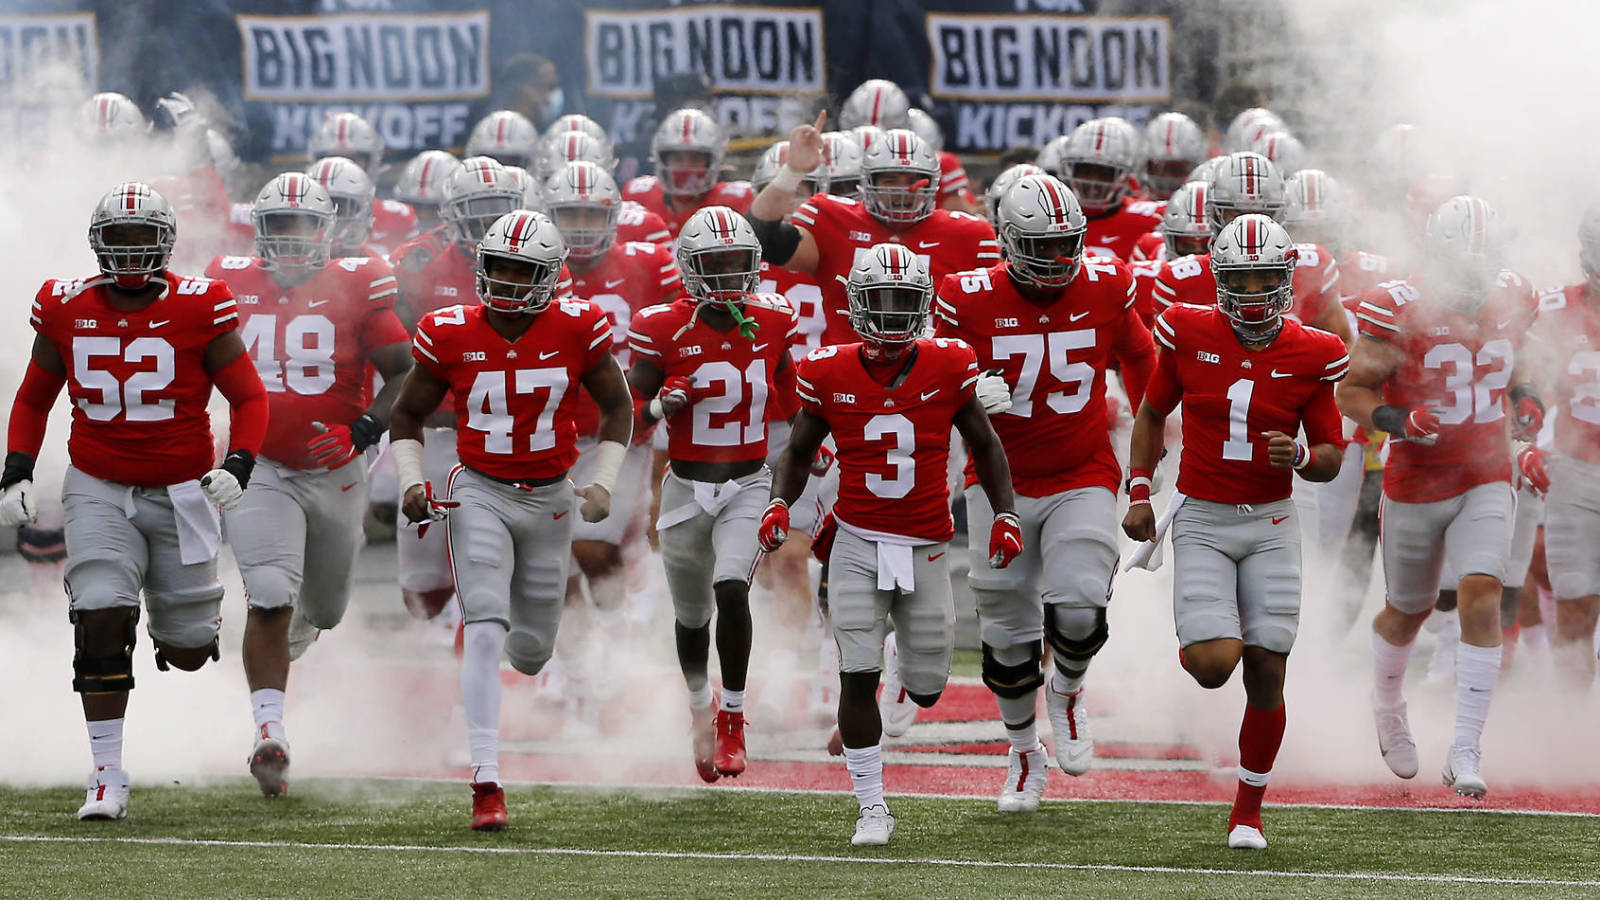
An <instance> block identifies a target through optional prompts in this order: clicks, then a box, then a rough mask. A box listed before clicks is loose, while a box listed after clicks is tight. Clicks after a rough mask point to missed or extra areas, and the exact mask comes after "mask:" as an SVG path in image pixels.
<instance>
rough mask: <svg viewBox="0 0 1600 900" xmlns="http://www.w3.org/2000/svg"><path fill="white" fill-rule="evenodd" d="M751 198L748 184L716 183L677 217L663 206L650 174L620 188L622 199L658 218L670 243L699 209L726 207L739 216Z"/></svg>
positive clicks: (662, 195)
mask: <svg viewBox="0 0 1600 900" xmlns="http://www.w3.org/2000/svg"><path fill="white" fill-rule="evenodd" d="M755 198H756V193H755V190H754V189H752V188H751V187H750V182H748V181H719V182H717V183H716V184H715V185H713V186H712V188H711V190H710V191H709V192H708V193H707V194H706V195H705V196H704V197H701V198H700V199H699V200H698V201H697V202H696V203H695V205H694V207H693V208H691V209H689V210H687V211H685V212H684V213H683V215H681V216H680V215H678V214H677V213H675V212H673V211H672V207H670V206H668V205H667V195H666V192H665V191H663V190H661V182H660V181H658V180H657V179H656V176H654V175H640V176H639V177H638V178H635V179H633V180H632V181H629V182H628V183H627V184H626V185H624V186H623V188H622V199H623V200H624V201H628V200H632V201H633V202H635V203H637V204H639V205H640V206H642V207H644V208H645V209H646V210H647V211H649V212H652V213H655V214H656V215H657V216H659V217H660V218H661V221H663V222H665V223H666V225H667V231H668V232H669V234H670V236H671V237H672V239H674V240H676V239H677V237H678V231H679V230H681V229H682V228H683V223H685V222H687V221H689V217H690V216H692V215H694V214H695V213H696V212H698V211H700V210H701V209H704V208H705V207H707V206H728V207H732V208H733V210H734V211H735V212H737V213H741V214H742V213H744V212H745V211H746V210H748V209H749V208H750V201H752V200H754V199H755Z"/></svg>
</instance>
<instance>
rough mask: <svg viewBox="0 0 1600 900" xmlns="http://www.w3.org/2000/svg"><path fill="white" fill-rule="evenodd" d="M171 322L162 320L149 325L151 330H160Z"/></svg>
mask: <svg viewBox="0 0 1600 900" xmlns="http://www.w3.org/2000/svg"><path fill="white" fill-rule="evenodd" d="M171 321H172V320H171V319H162V320H161V321H159V322H151V323H150V327H151V328H160V327H161V326H163V325H166V324H167V323H169V322H171Z"/></svg>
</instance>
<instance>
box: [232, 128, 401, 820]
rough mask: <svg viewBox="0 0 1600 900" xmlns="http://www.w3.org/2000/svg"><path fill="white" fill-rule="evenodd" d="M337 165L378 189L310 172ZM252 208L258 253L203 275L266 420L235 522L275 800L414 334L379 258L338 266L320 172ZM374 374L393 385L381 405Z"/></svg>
mask: <svg viewBox="0 0 1600 900" xmlns="http://www.w3.org/2000/svg"><path fill="white" fill-rule="evenodd" d="M336 160H337V162H339V163H342V164H343V165H342V166H340V167H339V168H342V169H343V170H344V171H343V172H341V173H338V174H341V175H344V176H351V175H354V176H359V180H360V181H361V182H363V183H365V184H366V185H367V186H368V188H369V190H370V187H371V182H368V181H366V175H365V174H363V173H362V172H361V170H360V169H359V168H358V167H356V165H355V164H354V163H351V162H350V161H348V160H343V159H339V158H338V157H329V158H328V159H326V160H323V161H322V162H320V163H318V164H317V165H316V166H315V167H313V168H321V169H323V172H322V174H328V172H327V170H328V169H331V168H333V165H332V164H334V163H335V161H336ZM352 180H354V179H352ZM368 199H369V201H370V197H369V198H368ZM251 208H252V210H253V214H254V216H255V220H256V248H257V250H256V252H257V255H256V256H255V257H254V258H252V257H241V256H223V257H218V258H217V259H216V260H214V261H212V263H211V266H210V267H209V268H208V269H207V270H206V277H208V278H212V279H216V280H219V281H220V280H226V281H227V283H228V285H229V287H230V288H231V289H232V290H233V291H234V292H235V297H236V298H237V300H238V301H239V303H240V320H239V321H240V327H239V331H240V335H241V337H242V338H243V339H244V343H245V347H246V349H247V350H248V351H249V353H250V355H251V358H252V359H254V360H255V366H256V371H257V372H258V373H259V374H260V375H261V381H262V384H263V385H265V387H266V390H267V401H268V409H269V411H270V416H269V418H268V424H267V436H266V440H265V441H264V442H263V444H262V447H261V454H260V458H259V459H258V460H257V465H256V469H255V489H254V490H252V491H250V493H249V494H247V495H246V496H245V498H244V500H243V501H242V502H241V503H240V504H239V505H238V507H237V508H235V509H233V510H231V511H230V512H228V514H227V516H226V519H227V526H228V543H229V544H230V545H231V546H232V547H233V555H234V559H235V560H237V561H238V563H239V571H240V574H241V575H242V576H243V577H244V589H245V596H246V598H247V599H248V600H249V611H248V614H247V615H246V618H245V627H244V671H245V680H246V681H247V682H249V685H250V706H251V710H252V712H253V713H254V716H255V732H256V738H255V748H254V749H253V750H252V751H251V754H250V773H251V774H252V775H254V776H255V778H256V781H257V782H258V783H259V784H260V785H261V792H262V794H264V795H265V796H268V797H275V796H277V795H279V794H281V793H283V792H284V791H285V790H286V789H287V788H288V782H287V780H286V777H285V773H286V772H287V770H288V768H289V741H288V737H287V736H286V735H285V733H284V728H283V709H284V691H285V689H287V687H288V682H289V663H290V660H293V659H298V658H299V657H300V655H301V654H303V653H304V652H305V651H306V648H307V647H308V646H309V645H310V643H311V642H312V641H313V640H315V639H316V637H317V633H318V632H319V631H322V630H326V629H329V628H333V627H334V626H336V625H338V624H339V621H340V620H341V619H343V618H344V613H345V609H346V607H348V606H349V604H350V590H351V585H352V582H353V580H354V577H355V563H356V554H357V553H358V552H359V551H360V550H361V545H362V543H363V537H364V535H363V531H362V517H363V516H364V515H365V513H366V507H367V472H366V462H365V460H363V459H362V454H363V453H364V452H365V451H366V449H367V448H368V447H372V446H374V445H375V444H377V443H378V441H379V440H380V439H381V438H382V437H383V432H384V428H385V425H384V420H385V419H387V418H388V415H389V407H390V405H391V404H392V403H393V402H394V398H395V396H396V395H397V394H398V393H399V390H400V377H401V376H402V375H404V374H405V372H406V370H407V369H409V368H411V362H410V348H409V346H408V344H409V342H410V335H408V334H407V333H406V329H405V326H404V325H402V324H400V319H399V318H397V317H396V316H395V314H394V298H395V294H396V288H395V278H394V272H393V271H392V270H391V269H390V268H389V266H388V265H387V264H386V263H385V262H384V261H383V260H382V259H381V258H369V257H346V258H344V259H339V260H334V259H333V258H332V253H333V252H334V241H335V237H334V235H335V234H336V233H337V231H338V230H339V227H340V225H341V222H340V215H339V210H338V206H337V204H336V203H335V202H334V200H333V199H332V198H331V197H330V196H329V195H328V193H327V192H326V191H325V190H323V188H322V186H321V185H320V184H318V182H317V180H316V176H315V175H301V174H299V173H294V172H289V173H284V174H282V175H279V176H277V177H276V178H274V179H272V181H270V182H268V183H267V184H266V186H265V187H263V188H262V189H261V191H260V193H258V194H257V195H256V200H255V203H254V205H253V206H252V207H251ZM367 209H368V210H369V214H370V210H371V207H370V206H368V207H367ZM274 300H275V302H274ZM369 365H370V366H371V367H372V368H373V369H375V370H377V372H378V374H379V375H381V376H383V379H384V386H383V390H381V391H379V392H378V395H377V396H376V397H373V396H372V392H371V388H370V380H369V379H368V378H367V371H366V370H367V367H368V366H369ZM291 619H292V620H293V623H292V625H291Z"/></svg>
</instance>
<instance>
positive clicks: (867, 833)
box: [850, 803, 894, 847]
mask: <svg viewBox="0 0 1600 900" xmlns="http://www.w3.org/2000/svg"><path fill="white" fill-rule="evenodd" d="M893 836H894V816H891V815H889V807H887V806H885V805H883V804H882V803H875V804H873V805H871V806H869V807H867V808H866V809H863V810H862V811H861V815H859V816H857V817H856V833H855V835H854V836H853V837H851V838H850V844H851V846H854V847H884V846H887V845H888V843H889V838H890V837H893Z"/></svg>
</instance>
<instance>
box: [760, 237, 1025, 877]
mask: <svg viewBox="0 0 1600 900" xmlns="http://www.w3.org/2000/svg"><path fill="white" fill-rule="evenodd" d="M932 299H933V279H932V278H931V277H930V276H929V274H928V264H927V263H926V262H925V261H923V260H922V259H921V257H919V256H918V255H917V254H916V253H915V252H913V251H912V250H911V249H910V248H909V247H906V246H905V245H903V244H892V243H880V244H875V245H873V246H872V247H869V248H867V250H866V252H865V253H863V254H862V255H861V258H860V260H859V261H857V262H856V264H855V265H854V266H853V267H852V268H851V271H850V279H849V303H850V318H851V321H853V322H854V323H855V327H856V329H857V331H858V332H859V334H860V335H861V341H860V342H857V343H852V344H844V345H833V346H826V347H822V348H820V349H817V350H814V351H812V352H811V354H810V355H809V356H807V357H806V358H805V359H804V360H803V361H801V363H800V371H799V374H798V378H799V394H800V404H801V405H800V412H799V413H797V414H796V416H795V422H794V433H793V435H792V436H791V437H790V440H789V447H788V449H787V450H786V451H785V453H784V456H783V460H782V461H781V462H780V463H779V466H778V473H777V475H776V477H775V479H774V482H773V487H772V500H771V502H770V503H768V504H767V508H766V511H765V512H764V513H763V514H762V517H761V529H760V539H761V546H762V549H764V550H768V551H771V550H775V549H777V548H778V547H779V546H780V545H782V543H783V541H784V539H785V538H786V537H787V536H788V531H789V525H790V522H789V506H790V505H791V504H792V503H794V501H795V500H796V498H798V497H799V496H800V493H801V491H802V490H803V489H804V488H805V483H806V479H807V478H808V477H809V473H810V470H811V462H812V459H813V458H815V456H816V453H817V450H818V448H819V447H821V446H822V441H823V439H824V438H826V437H828V436H829V435H830V434H831V435H832V436H833V439H834V441H835V442H836V445H837V447H838V451H837V464H838V467H839V472H840V475H839V478H840V483H839V499H838V503H837V504H836V505H835V507H834V520H835V523H836V527H834V528H829V529H827V531H826V532H825V534H827V535H828V537H827V539H828V540H831V541H832V544H831V547H830V548H829V550H828V554H827V555H828V560H829V562H828V568H829V576H828V608H829V611H830V614H831V616H832V619H833V634H834V639H835V641H836V642H837V643H838V646H839V655H840V659H841V662H840V674H839V683H840V691H839V737H840V738H841V739H842V740H843V743H844V757H845V763H846V765H847V766H848V768H849V770H850V782H851V785H852V787H853V788H854V790H855V795H856V802H857V804H858V805H859V807H860V814H859V816H858V817H857V819H856V829H855V835H854V836H853V837H852V838H851V840H850V843H851V844H853V845H856V846H863V845H874V846H881V845H884V844H887V843H889V838H890V836H891V835H892V834H893V833H894V816H892V815H891V814H890V813H889V807H888V805H887V804H886V803H885V802H884V797H883V756H882V750H881V747H880V741H881V739H882V724H881V722H880V720H879V715H878V703H877V700H876V699H875V695H876V693H877V690H878V679H879V674H880V672H881V670H882V669H883V665H884V656H883V646H884V638H885V636H886V634H887V631H888V628H889V623H890V622H891V621H892V622H893V623H894V628H895V631H896V633H897V634H898V641H897V643H898V647H899V657H898V660H897V664H898V676H899V681H900V683H901V684H903V685H904V686H905V690H906V692H907V694H908V695H909V697H910V698H911V700H912V701H913V702H914V703H915V704H916V705H917V706H920V707H923V708H926V707H929V706H932V705H933V704H934V703H936V702H937V701H938V699H939V695H940V694H941V693H942V692H943V691H944V686H945V682H946V681H947V679H948V678H949V675H950V657H951V652H952V649H953V647H954V643H955V631H954V626H955V601H954V599H953V597H952V594H951V589H950V573H949V558H948V557H949V548H950V545H949V543H948V542H949V540H950V538H951V537H952V536H954V534H955V525H954V523H953V522H952V520H951V518H950V488H949V483H948V480H947V472H946V469H947V466H948V465H949V455H950V431H951V428H952V427H954V428H955V429H957V430H959V431H960V432H961V436H962V438H963V439H965V441H966V443H967V451H968V453H969V454H970V456H971V458H972V460H973V466H974V469H975V471H976V473H977V478H978V482H979V483H980V484H981V485H983V488H984V492H985V494H986V496H987V499H988V503H989V509H991V510H993V511H994V522H993V524H992V526H991V528H990V532H989V553H988V556H987V557H986V558H985V559H984V560H983V565H985V566H988V567H993V568H1005V567H1006V566H1007V565H1009V564H1010V563H1011V561H1012V560H1013V559H1015V558H1016V557H1017V556H1018V555H1019V554H1020V553H1022V550H1023V540H1022V527H1021V524H1020V523H1019V521H1018V519H1017V513H1016V509H1015V504H1014V503H1013V502H1012V494H1011V473H1010V470H1009V469H1008V468H1007V466H1006V455H1005V450H1004V448H1003V447H1002V446H1001V444H1000V439H999V438H998V437H997V436H996V435H995V432H994V428H993V427H992V426H991V425H990V424H989V417H988V415H987V414H985V413H984V410H983V404H982V403H981V402H979V400H978V396H977V394H976V393H975V387H976V385H977V382H978V362H977V357H976V356H975V355H974V354H973V351H972V348H971V347H969V346H967V345H966V343H964V342H962V341H960V340H956V339H951V338H924V337H922V335H923V334H925V333H926V331H927V326H928V308H929V305H930V303H931V301H932ZM979 524H981V523H979Z"/></svg>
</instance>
